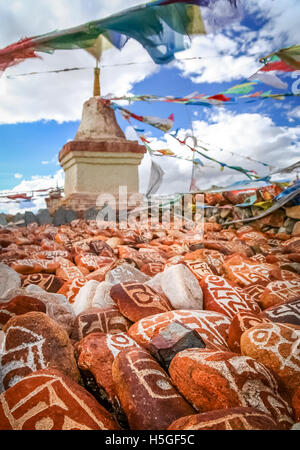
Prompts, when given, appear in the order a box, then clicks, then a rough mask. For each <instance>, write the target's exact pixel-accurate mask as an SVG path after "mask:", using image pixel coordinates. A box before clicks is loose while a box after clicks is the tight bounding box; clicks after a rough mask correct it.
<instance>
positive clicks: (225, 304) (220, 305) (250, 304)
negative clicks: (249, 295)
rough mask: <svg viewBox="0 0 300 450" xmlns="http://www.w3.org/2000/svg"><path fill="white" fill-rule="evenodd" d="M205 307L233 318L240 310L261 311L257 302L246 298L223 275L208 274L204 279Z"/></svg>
mask: <svg viewBox="0 0 300 450" xmlns="http://www.w3.org/2000/svg"><path fill="white" fill-rule="evenodd" d="M200 286H201V288H202V291H203V302H204V309H205V310H210V311H216V312H219V313H221V314H225V316H228V317H229V318H231V319H232V318H233V317H234V316H235V315H236V314H237V313H238V312H240V311H249V312H253V313H260V312H261V310H260V308H259V306H258V305H257V303H255V302H254V301H252V300H249V301H245V299H244V298H243V297H242V296H241V295H240V294H239V292H238V291H237V290H235V289H234V288H233V287H232V286H231V285H230V284H229V283H228V282H227V280H225V279H224V278H222V277H219V276H217V275H208V276H206V277H205V278H203V279H202V281H201V283H200Z"/></svg>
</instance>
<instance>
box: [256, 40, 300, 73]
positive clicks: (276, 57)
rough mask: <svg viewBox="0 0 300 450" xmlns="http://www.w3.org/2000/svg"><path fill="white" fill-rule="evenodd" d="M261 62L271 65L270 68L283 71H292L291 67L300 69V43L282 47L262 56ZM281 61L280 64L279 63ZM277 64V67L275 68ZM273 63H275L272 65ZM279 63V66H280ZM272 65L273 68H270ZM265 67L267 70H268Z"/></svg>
mask: <svg viewBox="0 0 300 450" xmlns="http://www.w3.org/2000/svg"><path fill="white" fill-rule="evenodd" d="M260 61H261V62H264V63H265V64H266V65H267V66H269V68H268V69H269V70H283V71H291V69H290V68H291V67H292V68H293V70H299V69H300V45H293V46H291V47H286V48H282V49H280V50H277V51H275V52H273V53H270V54H269V55H267V56H265V57H263V58H260ZM278 61H280V64H279V63H278ZM274 63H275V67H276V64H277V68H275V69H274ZM272 64H273V65H272ZM278 64H279V68H278ZM270 66H271V69H270ZM268 69H266V68H265V70H268Z"/></svg>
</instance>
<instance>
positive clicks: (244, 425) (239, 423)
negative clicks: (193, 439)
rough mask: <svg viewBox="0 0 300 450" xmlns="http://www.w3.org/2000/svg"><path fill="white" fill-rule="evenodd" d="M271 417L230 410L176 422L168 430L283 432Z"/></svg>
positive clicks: (246, 409) (255, 411)
mask: <svg viewBox="0 0 300 450" xmlns="http://www.w3.org/2000/svg"><path fill="white" fill-rule="evenodd" d="M281 429H282V428H281V427H280V426H279V424H278V423H277V422H276V421H275V420H274V419H273V418H272V417H271V416H270V415H269V414H266V413H264V412H262V411H259V410H258V409H255V408H228V409H219V410H216V411H209V412H206V413H202V414H194V415H192V416H187V417H182V418H181V419H178V420H175V422H173V423H172V424H171V425H170V426H169V428H168V430H178V431H179V430H281Z"/></svg>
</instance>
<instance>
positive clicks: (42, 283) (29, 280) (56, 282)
mask: <svg viewBox="0 0 300 450" xmlns="http://www.w3.org/2000/svg"><path fill="white" fill-rule="evenodd" d="M29 284H36V285H37V286H39V287H40V288H42V289H44V290H45V291H47V292H52V293H56V292H57V291H59V289H60V288H61V287H62V286H63V284H64V280H63V279H62V278H58V277H56V276H55V275H52V274H49V275H48V274H45V273H34V274H31V275H27V276H22V286H23V287H26V286H28V285H29Z"/></svg>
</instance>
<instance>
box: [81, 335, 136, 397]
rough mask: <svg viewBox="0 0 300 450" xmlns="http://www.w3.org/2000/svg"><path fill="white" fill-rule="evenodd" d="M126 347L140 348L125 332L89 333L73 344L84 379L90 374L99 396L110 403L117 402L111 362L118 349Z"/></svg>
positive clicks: (118, 351)
mask: <svg viewBox="0 0 300 450" xmlns="http://www.w3.org/2000/svg"><path fill="white" fill-rule="evenodd" d="M128 347H130V348H132V347H138V348H140V347H139V346H138V344H137V343H136V342H135V341H134V340H133V339H131V338H130V337H129V336H128V334H126V333H117V334H111V333H91V334H88V335H87V336H86V337H85V338H83V339H82V340H81V341H80V342H78V343H76V344H75V352H76V355H77V359H78V367H79V369H80V370H81V374H82V377H83V379H84V381H85V380H86V379H88V378H90V377H89V376H90V374H92V376H93V377H94V379H95V382H96V384H97V387H98V389H99V391H100V392H99V394H100V398H102V399H105V400H108V401H109V402H110V403H111V404H112V405H114V404H116V403H117V402H118V400H117V394H116V388H115V384H114V381H113V378H112V364H113V361H114V359H115V358H116V356H117V355H118V354H119V353H120V351H122V350H123V349H124V348H128ZM95 391H96V390H95Z"/></svg>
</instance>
